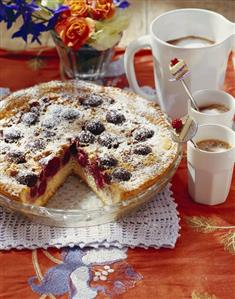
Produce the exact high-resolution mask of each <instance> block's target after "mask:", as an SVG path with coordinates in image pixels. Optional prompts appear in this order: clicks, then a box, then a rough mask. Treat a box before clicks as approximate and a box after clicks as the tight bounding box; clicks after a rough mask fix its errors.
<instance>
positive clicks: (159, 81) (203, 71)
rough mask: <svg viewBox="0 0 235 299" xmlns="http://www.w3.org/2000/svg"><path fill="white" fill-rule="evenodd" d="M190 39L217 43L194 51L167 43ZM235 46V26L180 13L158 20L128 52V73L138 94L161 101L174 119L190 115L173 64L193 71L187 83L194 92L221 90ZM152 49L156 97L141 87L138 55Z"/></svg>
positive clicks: (210, 16) (202, 14) (213, 16)
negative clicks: (177, 60)
mask: <svg viewBox="0 0 235 299" xmlns="http://www.w3.org/2000/svg"><path fill="white" fill-rule="evenodd" d="M186 36H198V37H201V38H206V39H209V40H212V41H214V44H211V45H206V46H205V45H203V46H202V45H200V46H196V47H195V45H193V46H192V47H190V48H187V47H185V46H175V45H172V44H170V43H167V41H170V40H175V39H178V38H183V37H186ZM234 44H235V24H234V23H231V22H230V21H228V20H227V19H226V18H224V17H223V16H221V15H220V14H218V13H215V12H212V11H209V10H203V9H179V10H173V11H169V12H167V13H164V14H162V15H160V16H159V17H157V18H156V19H155V20H154V21H153V22H152V23H151V26H150V34H149V35H145V36H142V37H139V38H138V39H137V40H135V41H133V42H132V43H131V44H130V45H129V46H128V47H127V49H126V53H125V57H124V65H125V71H126V75H127V79H128V81H129V85H130V87H131V88H132V89H133V90H134V92H136V93H138V94H139V95H141V96H143V97H145V98H147V99H149V100H153V101H157V102H158V104H159V105H160V106H161V108H162V110H163V111H164V112H166V113H167V114H168V115H169V116H170V117H172V118H176V117H181V116H183V115H185V114H186V113H187V101H188V98H187V95H186V93H185V91H184V89H183V87H182V86H181V83H180V82H178V81H176V82H170V81H169V79H170V78H172V75H171V73H170V71H169V63H170V60H172V59H173V58H175V57H177V58H182V59H183V60H184V61H185V62H186V64H187V66H188V68H189V69H190V76H189V78H187V79H186V83H187V84H188V87H189V89H190V90H191V92H194V91H196V90H199V89H221V88H222V87H223V83H224V77H225V71H226V66H227V60H228V56H229V53H230V52H231V50H232V48H233V45H234ZM144 47H150V48H151V49H152V54H153V59H154V78H155V86H156V91H157V94H156V95H148V94H146V93H145V92H144V91H142V90H141V89H140V87H139V85H138V83H137V80H136V75H135V70H134V55H135V53H136V52H137V51H138V50H139V49H140V48H144Z"/></svg>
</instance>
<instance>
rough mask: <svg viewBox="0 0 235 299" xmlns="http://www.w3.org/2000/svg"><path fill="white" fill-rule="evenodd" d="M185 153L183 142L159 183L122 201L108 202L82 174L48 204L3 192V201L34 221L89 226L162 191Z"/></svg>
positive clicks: (113, 217)
mask: <svg viewBox="0 0 235 299" xmlns="http://www.w3.org/2000/svg"><path fill="white" fill-rule="evenodd" d="M181 157H182V147H181V146H180V145H179V147H178V154H177V158H176V159H175V161H174V163H173V164H172V165H171V167H170V168H169V169H168V171H167V172H166V173H165V174H164V176H163V177H162V178H161V179H160V180H158V182H157V183H156V184H155V185H153V186H151V187H149V188H147V189H146V190H145V191H143V192H142V193H140V194H138V195H137V196H133V197H130V198H128V199H127V200H125V201H122V202H118V203H113V204H109V205H104V204H103V203H102V201H101V200H100V199H99V198H98V197H97V196H96V195H95V193H94V192H93V191H92V190H91V189H90V188H89V187H87V186H86V184H84V183H83V182H81V181H80V179H79V178H78V177H74V176H70V177H69V178H68V179H67V180H66V182H65V183H64V185H63V186H62V187H61V188H60V189H59V190H58V191H57V193H56V194H55V195H54V196H53V197H52V198H51V199H50V201H49V202H48V204H47V205H46V206H44V207H41V206H35V205H31V204H23V203H20V202H17V201H14V200H12V199H9V198H7V197H5V196H3V195H0V205H1V206H3V207H5V208H6V209H7V210H10V211H13V212H17V213H20V214H21V215H22V216H26V217H28V218H29V219H31V220H32V221H33V222H36V223H40V224H43V225H50V226H57V227H85V226H87V227H88V226H93V225H98V224H103V223H107V222H111V221H115V220H117V219H119V218H121V217H123V216H125V215H128V214H130V213H132V212H134V211H136V210H137V209H138V208H139V207H140V206H141V205H143V204H144V203H146V202H148V201H149V200H151V199H152V198H153V196H154V195H155V194H156V193H158V192H160V191H161V190H162V189H163V188H164V187H165V186H166V184H167V183H168V182H169V181H170V180H171V178H172V176H173V175H174V173H175V172H176V169H177V168H178V166H179V163H180V161H181Z"/></svg>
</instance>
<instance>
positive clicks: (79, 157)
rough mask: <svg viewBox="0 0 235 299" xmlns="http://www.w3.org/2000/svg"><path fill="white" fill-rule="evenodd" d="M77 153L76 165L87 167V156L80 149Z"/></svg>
mask: <svg viewBox="0 0 235 299" xmlns="http://www.w3.org/2000/svg"><path fill="white" fill-rule="evenodd" d="M77 151H78V152H77V160H78V163H79V164H80V165H81V166H82V167H86V166H87V165H88V156H87V154H86V153H85V152H84V151H83V150H82V149H78V150H77Z"/></svg>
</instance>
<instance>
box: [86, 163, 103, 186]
mask: <svg viewBox="0 0 235 299" xmlns="http://www.w3.org/2000/svg"><path fill="white" fill-rule="evenodd" d="M89 171H90V173H91V175H92V176H93V177H94V180H95V183H96V186H97V188H103V187H104V185H105V175H104V174H103V173H102V172H101V171H100V169H99V166H98V163H97V161H95V162H94V163H92V164H90V165H89Z"/></svg>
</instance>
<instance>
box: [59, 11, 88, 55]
mask: <svg viewBox="0 0 235 299" xmlns="http://www.w3.org/2000/svg"><path fill="white" fill-rule="evenodd" d="M91 30H92V29H91V27H90V26H89V23H88V21H87V20H86V19H85V18H81V17H80V18H78V17H75V16H70V17H68V18H62V19H60V20H59V22H58V23H57V24H56V26H55V31H56V32H57V34H58V35H59V36H60V38H61V40H62V41H63V42H64V44H65V45H67V46H68V47H70V48H73V49H74V50H78V49H79V48H80V47H81V46H82V45H84V44H85V43H86V41H87V40H88V38H89V35H90V32H91Z"/></svg>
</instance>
